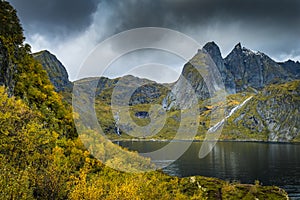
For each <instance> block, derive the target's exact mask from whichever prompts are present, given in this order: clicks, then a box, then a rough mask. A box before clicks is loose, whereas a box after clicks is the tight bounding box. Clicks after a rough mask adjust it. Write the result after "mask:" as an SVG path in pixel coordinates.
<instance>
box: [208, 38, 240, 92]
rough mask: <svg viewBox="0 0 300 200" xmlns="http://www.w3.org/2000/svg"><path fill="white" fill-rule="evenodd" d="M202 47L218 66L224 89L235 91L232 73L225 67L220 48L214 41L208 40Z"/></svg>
mask: <svg viewBox="0 0 300 200" xmlns="http://www.w3.org/2000/svg"><path fill="white" fill-rule="evenodd" d="M203 49H205V50H206V51H207V53H208V54H209V55H210V57H211V58H212V59H213V61H214V62H215V64H216V66H217V67H218V69H219V71H220V74H221V76H222V81H223V82H224V85H225V88H226V91H227V92H228V93H229V94H235V93H236V86H235V81H234V77H233V75H232V73H231V72H230V71H229V70H228V69H227V68H226V66H225V61H224V59H223V58H222V55H221V51H220V48H219V47H218V45H217V44H216V43H214V42H208V43H207V44H206V45H205V46H204V47H203Z"/></svg>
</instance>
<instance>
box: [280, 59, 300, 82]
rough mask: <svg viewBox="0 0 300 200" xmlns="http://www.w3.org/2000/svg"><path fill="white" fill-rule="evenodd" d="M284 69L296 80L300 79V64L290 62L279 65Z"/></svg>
mask: <svg viewBox="0 0 300 200" xmlns="http://www.w3.org/2000/svg"><path fill="white" fill-rule="evenodd" d="M279 64H280V65H281V66H283V68H284V69H285V70H286V71H288V72H289V73H290V76H292V77H293V78H294V79H299V78H300V62H299V61H297V62H295V61H292V60H288V61H286V62H283V63H279Z"/></svg>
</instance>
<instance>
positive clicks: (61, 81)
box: [33, 51, 72, 92]
mask: <svg viewBox="0 0 300 200" xmlns="http://www.w3.org/2000/svg"><path fill="white" fill-rule="evenodd" d="M33 57H34V58H35V59H36V60H38V61H39V62H40V63H41V64H42V65H43V68H44V70H46V72H47V74H48V77H49V79H50V81H51V82H52V84H53V85H54V87H55V90H56V91H57V92H60V91H64V90H68V91H70V90H71V89H72V83H71V82H70V81H69V75H68V73H67V70H66V68H65V67H64V66H63V64H62V63H61V62H60V61H59V60H58V59H57V58H56V56H55V55H53V54H51V53H50V52H49V51H41V52H38V53H34V54H33Z"/></svg>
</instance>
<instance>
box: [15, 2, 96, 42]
mask: <svg viewBox="0 0 300 200" xmlns="http://www.w3.org/2000/svg"><path fill="white" fill-rule="evenodd" d="M9 2H10V3H11V4H12V5H13V6H14V7H15V8H16V9H17V11H18V15H19V16H20V18H21V21H22V23H23V27H24V29H25V32H30V33H31V34H32V33H39V34H44V35H50V36H52V37H53V36H54V34H55V35H56V36H58V37H61V36H64V35H67V34H73V33H74V32H75V33H76V32H80V31H82V30H84V29H85V28H87V27H88V26H89V25H90V24H91V22H92V14H93V13H94V12H95V11H96V10H97V4H98V2H97V1H96V0H45V1H44V0H24V1H23V0H9Z"/></svg>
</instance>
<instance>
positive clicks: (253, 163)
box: [120, 142, 300, 198]
mask: <svg viewBox="0 0 300 200" xmlns="http://www.w3.org/2000/svg"><path fill="white" fill-rule="evenodd" d="M182 143H183V142H178V143H177V145H178V148H180V145H182ZM120 145H122V146H126V147H128V148H129V149H133V150H137V151H139V152H149V151H154V150H157V149H159V148H161V147H163V146H164V145H166V143H164V142H121V143H120ZM200 147H201V143H200V142H194V143H193V144H192V145H191V146H190V148H189V149H188V150H187V151H186V152H185V153H184V154H183V155H182V156H181V157H180V158H179V159H178V160H176V161H175V162H173V163H172V164H170V165H169V166H168V167H166V168H164V169H163V170H164V172H166V173H167V174H170V175H173V176H179V177H186V176H192V175H202V176H210V177H217V178H221V179H223V180H229V181H233V180H236V181H241V182H243V183H254V181H255V180H259V181H260V182H261V183H262V184H263V185H278V186H281V187H283V188H285V189H286V190H287V191H288V192H289V193H290V195H296V196H297V195H299V198H300V156H299V153H300V145H299V144H272V143H271V144H270V143H254V142H219V143H217V145H216V146H215V148H214V149H213V150H212V151H211V152H210V153H209V154H208V155H207V156H206V157H205V158H203V159H199V157H198V154H199V150H200ZM168 153H170V152H165V155H167V154H168ZM156 162H157V163H159V162H160V163H162V162H163V157H162V160H160V161H156ZM168 162H169V161H168ZM168 164H169V163H168Z"/></svg>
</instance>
